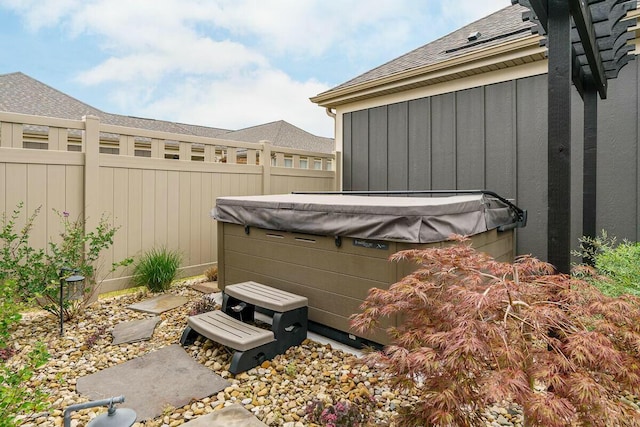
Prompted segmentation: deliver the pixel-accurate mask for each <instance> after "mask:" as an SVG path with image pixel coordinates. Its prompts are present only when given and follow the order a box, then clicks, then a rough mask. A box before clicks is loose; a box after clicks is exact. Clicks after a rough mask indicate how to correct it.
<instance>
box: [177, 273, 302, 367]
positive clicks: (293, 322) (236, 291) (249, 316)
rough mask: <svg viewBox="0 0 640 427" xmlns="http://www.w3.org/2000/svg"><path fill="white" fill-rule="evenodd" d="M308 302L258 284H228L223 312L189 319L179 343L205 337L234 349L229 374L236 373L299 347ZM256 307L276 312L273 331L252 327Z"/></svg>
mask: <svg viewBox="0 0 640 427" xmlns="http://www.w3.org/2000/svg"><path fill="white" fill-rule="evenodd" d="M307 306H308V300H307V298H306V297H303V296H300V295H295V294H292V293H290V292H285V291H281V290H279V289H275V288H272V287H270V286H266V285H263V284H260V283H256V282H243V283H237V284H234V285H227V286H226V287H225V289H224V292H223V298H222V309H221V310H215V311H210V312H207V313H202V314H198V315H195V316H190V317H189V319H188V321H187V327H186V328H185V330H184V332H183V333H182V338H180V344H182V345H183V346H184V345H188V344H190V343H192V342H193V341H194V340H195V337H196V335H198V334H199V335H202V336H204V337H206V338H209V339H210V340H212V341H216V342H218V343H220V344H222V345H224V346H225V347H229V348H231V349H233V350H234V353H233V357H232V359H231V366H230V367H229V372H231V373H232V374H237V373H239V372H243V371H246V370H248V369H251V368H253V367H255V366H257V365H259V364H261V363H262V362H263V361H265V360H269V359H272V358H273V357H275V356H276V355H278V354H281V353H284V352H285V351H286V350H287V349H288V348H289V347H291V346H294V345H299V344H301V343H302V341H304V340H305V338H306V337H307V313H308V307H307ZM256 307H261V308H263V309H265V310H267V311H268V312H271V313H273V323H272V325H271V330H266V329H262V328H258V327H256V326H253V325H251V324H249V323H247V322H253V320H254V318H255V309H256Z"/></svg>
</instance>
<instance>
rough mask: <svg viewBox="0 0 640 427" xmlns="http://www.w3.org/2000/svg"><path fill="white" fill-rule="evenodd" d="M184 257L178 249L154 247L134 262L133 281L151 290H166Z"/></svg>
mask: <svg viewBox="0 0 640 427" xmlns="http://www.w3.org/2000/svg"><path fill="white" fill-rule="evenodd" d="M181 259H182V257H181V256H180V253H179V252H178V251H172V250H169V249H166V248H153V249H151V250H149V251H147V252H145V253H144V254H142V256H141V257H140V259H139V260H138V261H137V262H136V263H135V264H134V269H133V283H134V284H135V285H136V286H146V287H147V288H149V290H150V291H151V292H164V291H166V290H167V289H169V286H171V282H173V280H174V279H175V278H176V275H177V273H178V268H179V267H180V262H181Z"/></svg>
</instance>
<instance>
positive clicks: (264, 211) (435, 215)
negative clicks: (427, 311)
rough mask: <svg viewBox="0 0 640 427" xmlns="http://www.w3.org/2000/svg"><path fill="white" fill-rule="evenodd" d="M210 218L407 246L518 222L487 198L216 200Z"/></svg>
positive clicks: (504, 207) (308, 196) (278, 197)
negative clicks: (405, 243) (400, 243)
mask: <svg viewBox="0 0 640 427" xmlns="http://www.w3.org/2000/svg"><path fill="white" fill-rule="evenodd" d="M211 216H212V217H213V218H214V219H216V220H218V221H222V222H228V223H233V224H240V225H244V226H251V227H259V228H264V229H268V230H280V231H290V232H298V233H306V234H315V235H322V236H341V237H354V238H360V239H371V240H386V241H397V242H409V243H431V242H439V241H444V240H447V239H448V238H449V237H450V236H451V235H452V234H461V235H467V236H470V235H474V234H479V233H483V232H485V231H488V230H491V229H493V228H497V227H500V226H503V225H507V224H512V223H514V222H515V221H516V215H515V213H514V212H513V211H512V210H511V209H510V208H509V206H507V204H505V203H503V202H502V201H500V200H497V199H494V198H490V197H488V196H486V195H484V194H472V195H458V196H450V197H380V196H354V195H326V194H276V195H265V196H242V197H218V198H217V199H216V207H215V208H214V209H213V210H212V211H211Z"/></svg>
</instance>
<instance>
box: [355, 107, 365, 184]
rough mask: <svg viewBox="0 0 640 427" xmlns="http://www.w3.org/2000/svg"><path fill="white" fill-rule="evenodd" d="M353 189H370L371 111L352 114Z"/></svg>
mask: <svg viewBox="0 0 640 427" xmlns="http://www.w3.org/2000/svg"><path fill="white" fill-rule="evenodd" d="M351 147H352V148H351V158H352V161H351V189H352V190H368V189H369V111H368V110H363V111H356V112H354V113H353V114H352V115H351Z"/></svg>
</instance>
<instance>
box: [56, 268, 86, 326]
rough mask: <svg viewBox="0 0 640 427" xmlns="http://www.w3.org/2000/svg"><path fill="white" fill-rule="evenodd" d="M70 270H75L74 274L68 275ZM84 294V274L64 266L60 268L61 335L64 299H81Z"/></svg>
mask: <svg viewBox="0 0 640 427" xmlns="http://www.w3.org/2000/svg"><path fill="white" fill-rule="evenodd" d="M69 272H73V274H72V275H70V276H67V274H68V273H69ZM65 276H66V277H65ZM83 294H84V276H81V275H79V274H78V272H77V271H73V270H71V269H69V268H62V269H61V270H60V336H62V335H63V334H64V301H65V300H67V301H73V300H77V299H80V298H82V296H83Z"/></svg>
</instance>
